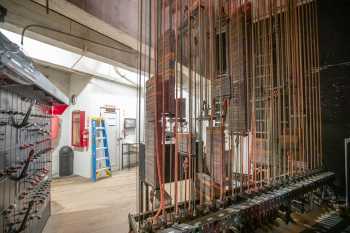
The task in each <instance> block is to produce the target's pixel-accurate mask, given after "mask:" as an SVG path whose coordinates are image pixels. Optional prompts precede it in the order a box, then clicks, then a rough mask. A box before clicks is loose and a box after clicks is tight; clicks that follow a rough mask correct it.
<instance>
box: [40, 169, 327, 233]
mask: <svg viewBox="0 0 350 233" xmlns="http://www.w3.org/2000/svg"><path fill="white" fill-rule="evenodd" d="M135 210H136V169H135V168H134V169H131V170H124V171H119V172H114V173H113V176H112V177H110V178H106V179H102V180H99V181H98V182H96V183H92V182H91V181H90V180H88V179H85V178H81V177H70V178H64V179H57V180H54V181H53V183H52V216H51V217H50V219H49V220H48V223H47V225H46V227H45V229H44V233H127V232H128V230H129V227H128V213H129V212H132V213H135ZM324 213H327V211H325V210H315V211H313V212H311V213H308V214H306V215H298V214H295V215H294V219H295V220H296V222H295V223H294V224H288V225H286V224H285V223H283V222H282V221H278V222H275V223H274V224H272V225H271V224H270V225H268V226H266V227H263V228H261V229H259V230H257V233H285V232H291V233H299V232H303V231H304V230H305V229H308V228H310V227H311V226H312V225H314V224H315V223H316V221H317V219H318V218H319V217H320V216H322V215H323V214H324Z"/></svg>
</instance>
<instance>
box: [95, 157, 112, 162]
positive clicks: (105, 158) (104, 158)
mask: <svg viewBox="0 0 350 233" xmlns="http://www.w3.org/2000/svg"><path fill="white" fill-rule="evenodd" d="M107 159H109V158H108V157H101V158H96V161H99V160H107Z"/></svg>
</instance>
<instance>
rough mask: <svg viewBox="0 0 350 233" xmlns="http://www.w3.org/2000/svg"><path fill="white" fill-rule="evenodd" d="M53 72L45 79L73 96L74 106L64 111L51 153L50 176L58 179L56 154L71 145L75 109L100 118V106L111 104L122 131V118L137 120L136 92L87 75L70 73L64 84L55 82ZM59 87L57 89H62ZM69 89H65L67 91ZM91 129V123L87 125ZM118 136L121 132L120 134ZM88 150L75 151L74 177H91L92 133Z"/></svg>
mask: <svg viewBox="0 0 350 233" xmlns="http://www.w3.org/2000/svg"><path fill="white" fill-rule="evenodd" d="M53 74H54V72H49V75H48V78H49V79H50V80H51V81H52V82H53V83H54V84H55V85H58V86H60V87H61V88H63V86H65V87H64V88H65V89H66V90H65V91H64V93H66V94H67V96H72V95H73V94H75V95H76V96H77V103H76V104H75V105H71V106H69V107H68V108H67V110H66V111H65V112H64V114H63V115H62V116H60V118H61V134H60V136H59V138H58V139H57V143H56V144H57V146H56V147H55V149H54V151H53V155H52V156H53V160H52V161H53V162H52V163H53V164H52V170H53V171H52V174H53V176H58V171H59V167H58V165H59V162H58V161H59V160H58V154H59V150H60V148H61V147H62V146H66V145H68V146H71V125H72V124H71V117H72V112H73V111H75V110H80V111H85V113H86V116H87V117H91V116H99V115H100V107H102V106H104V105H114V106H116V107H117V108H119V109H120V113H121V121H120V124H121V128H122V125H123V122H124V121H123V119H124V118H136V115H137V90H136V89H135V88H132V87H129V86H125V85H122V84H117V83H115V82H110V81H105V80H102V79H97V78H89V77H87V76H79V75H77V74H71V75H70V78H69V79H68V80H67V79H65V77H64V78H63V79H64V80H65V82H67V81H68V83H65V84H64V85H63V84H62V83H61V84H60V83H59V82H57V81H58V80H56V79H55V77H54V75H53ZM61 88H60V89H61ZM67 89H68V90H67ZM89 127H90V124H89ZM121 135H123V134H122V132H121ZM89 139H90V142H89V148H87V150H83V151H82V150H74V174H75V175H79V176H83V177H87V178H90V176H91V131H90V135H89ZM126 140H127V141H134V142H135V137H130V136H129V137H128V138H126ZM108 143H109V147H113V146H116V145H115V144H114V143H113V142H108Z"/></svg>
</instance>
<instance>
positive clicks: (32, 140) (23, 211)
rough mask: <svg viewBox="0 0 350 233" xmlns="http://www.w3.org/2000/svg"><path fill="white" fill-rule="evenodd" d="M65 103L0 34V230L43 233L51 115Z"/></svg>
mask: <svg viewBox="0 0 350 233" xmlns="http://www.w3.org/2000/svg"><path fill="white" fill-rule="evenodd" d="M67 105H68V98H67V97H66V96H65V95H64V94H63V93H61V92H60V91H59V90H58V89H57V88H55V86H54V85H53V84H52V83H51V82H50V81H49V80H47V79H46V78H45V77H44V76H43V75H42V74H41V73H40V72H39V71H38V70H37V69H36V68H35V67H34V65H33V63H32V62H31V60H30V59H29V58H27V57H26V56H25V55H24V54H23V53H22V51H21V50H20V49H19V48H18V46H17V45H15V44H13V43H11V42H10V41H9V40H7V38H6V37H4V36H3V35H2V34H1V33H0V197H1V198H0V233H20V232H31V233H40V232H42V230H43V228H44V226H45V224H46V221H47V219H48V217H49V216H50V212H51V205H50V187H51V185H50V183H51V167H52V166H51V161H52V158H51V151H52V149H53V146H52V141H51V140H52V137H55V136H57V135H52V122H53V121H52V113H53V112H56V110H55V106H60V108H62V106H65V107H64V108H66V106H67ZM54 127H55V128H56V126H54Z"/></svg>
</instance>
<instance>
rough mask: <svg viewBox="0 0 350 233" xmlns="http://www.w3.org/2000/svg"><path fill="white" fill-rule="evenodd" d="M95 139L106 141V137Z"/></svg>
mask: <svg viewBox="0 0 350 233" xmlns="http://www.w3.org/2000/svg"><path fill="white" fill-rule="evenodd" d="M96 139H97V140H103V139H106V137H97V138H96Z"/></svg>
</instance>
